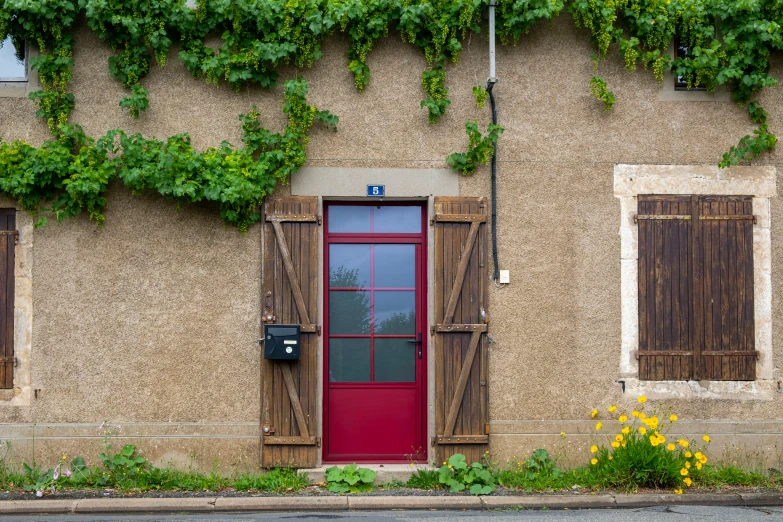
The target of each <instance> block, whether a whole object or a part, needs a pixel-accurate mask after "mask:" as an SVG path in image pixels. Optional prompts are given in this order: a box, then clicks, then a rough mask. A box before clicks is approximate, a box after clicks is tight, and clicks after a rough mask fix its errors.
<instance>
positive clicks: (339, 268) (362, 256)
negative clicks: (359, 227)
mask: <svg viewBox="0 0 783 522" xmlns="http://www.w3.org/2000/svg"><path fill="white" fill-rule="evenodd" d="M329 286H330V287H333V288H367V287H368V286H370V245H334V244H333V245H329Z"/></svg>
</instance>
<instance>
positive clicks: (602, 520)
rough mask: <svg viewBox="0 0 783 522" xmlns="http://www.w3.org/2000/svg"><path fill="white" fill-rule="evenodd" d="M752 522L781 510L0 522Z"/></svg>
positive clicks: (7, 520)
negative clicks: (269, 521)
mask: <svg viewBox="0 0 783 522" xmlns="http://www.w3.org/2000/svg"><path fill="white" fill-rule="evenodd" d="M455 519H460V520H462V521H464V522H511V521H518V520H523V521H535V522H561V521H562V522H573V521H580V522H581V521H586V522H626V521H628V520H646V521H650V522H675V521H676V522H691V521H709V522H729V521H731V522H734V521H740V522H745V521H748V522H754V521H761V520H764V521H772V520H781V521H783V508H780V507H776V508H763V507H755V508H749V507H719V506H681V507H680V506H662V507H649V508H638V509H587V510H565V511H554V510H551V511H524V510H523V511H366V512H365V511H363V512H358V513H357V512H350V513H345V512H322V513H259V514H252V513H247V514H220V513H216V514H209V515H188V514H186V513H182V514H176V515H164V516H161V515H127V516H123V515H111V516H95V515H91V516H42V515H36V516H23V517H18V516H6V517H0V521H1V522H11V521H14V522H16V521H19V522H22V521H24V522H29V521H36V522H39V521H40V522H48V521H58V522H60V521H62V522H93V521H96V522H98V521H99V522H158V521H160V522H174V521H181V520H193V521H203V522H234V521H236V522H249V521H255V520H258V521H267V520H280V521H285V522H331V521H334V522H416V521H420V520H422V521H426V522H449V521H453V520H455Z"/></svg>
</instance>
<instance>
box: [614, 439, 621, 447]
mask: <svg viewBox="0 0 783 522" xmlns="http://www.w3.org/2000/svg"><path fill="white" fill-rule="evenodd" d="M612 447H613V448H619V447H620V443H619V442H617V441H616V440H615V441H612Z"/></svg>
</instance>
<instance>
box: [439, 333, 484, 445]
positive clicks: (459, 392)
mask: <svg viewBox="0 0 783 522" xmlns="http://www.w3.org/2000/svg"><path fill="white" fill-rule="evenodd" d="M480 337H481V332H473V333H472V334H471V336H470V347H469V348H468V354H467V356H466V357H465V361H463V363H462V369H461V370H460V373H459V380H458V381H457V386H456V388H455V390H454V398H453V399H452V400H451V406H450V407H449V415H448V417H446V426H445V428H444V430H443V436H444V437H448V436H450V435H453V434H454V424H456V422H457V412H459V406H460V403H462V396H463V395H464V394H465V386H466V385H467V384H468V377H469V376H470V368H471V367H472V366H473V360H474V359H475V358H476V351H477V350H478V344H479V338H480Z"/></svg>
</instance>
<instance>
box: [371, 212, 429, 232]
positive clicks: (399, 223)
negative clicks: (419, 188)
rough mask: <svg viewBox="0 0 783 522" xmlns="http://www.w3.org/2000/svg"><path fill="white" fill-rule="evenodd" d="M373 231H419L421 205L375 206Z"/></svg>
mask: <svg viewBox="0 0 783 522" xmlns="http://www.w3.org/2000/svg"><path fill="white" fill-rule="evenodd" d="M373 217H374V221H375V227H374V230H373V231H374V232H405V233H415V232H421V207H396V206H395V207H375V216H373Z"/></svg>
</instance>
